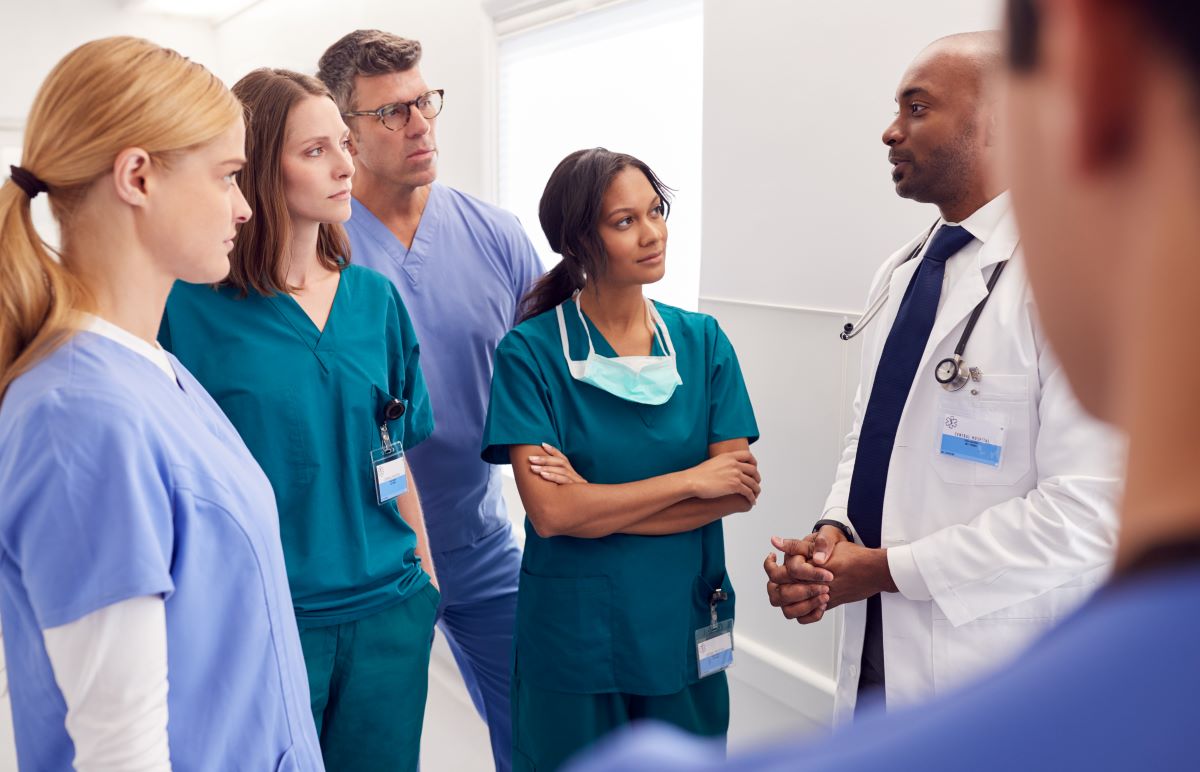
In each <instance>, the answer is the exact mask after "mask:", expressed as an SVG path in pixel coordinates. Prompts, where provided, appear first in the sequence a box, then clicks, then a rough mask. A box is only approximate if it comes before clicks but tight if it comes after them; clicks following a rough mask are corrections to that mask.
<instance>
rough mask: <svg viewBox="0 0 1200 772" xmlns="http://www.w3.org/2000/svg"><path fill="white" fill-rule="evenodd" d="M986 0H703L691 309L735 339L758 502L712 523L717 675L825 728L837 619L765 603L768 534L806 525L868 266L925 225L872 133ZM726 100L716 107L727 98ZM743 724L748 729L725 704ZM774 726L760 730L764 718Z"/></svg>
mask: <svg viewBox="0 0 1200 772" xmlns="http://www.w3.org/2000/svg"><path fill="white" fill-rule="evenodd" d="M999 10H1000V2H999V0H983V2H969V3H965V2H961V0H922V2H919V3H895V2H888V1H887V0H841V2H837V3H824V2H814V1H812V0H803V1H800V0H737V2H734V1H733V0H707V1H706V3H705V22H704V23H705V43H704V50H705V69H704V79H705V80H704V185H703V188H704V229H703V253H702V268H701V279H700V293H701V299H700V308H701V310H703V311H706V312H708V313H711V314H713V315H715V316H716V317H717V318H718V319H719V320H720V321H721V324H722V326H723V327H724V328H725V329H726V331H727V332H728V333H729V336H730V338H731V339H732V340H733V342H734V344H735V345H736V346H737V349H738V352H739V355H740V357H741V362H742V366H743V368H744V370H745V373H746V378H747V382H748V384H749V388H750V394H751V397H752V398H753V400H754V405H755V411H756V413H757V417H758V422H759V426H760V428H761V430H762V435H763V438H762V440H761V441H760V442H759V444H758V445H756V446H755V448H754V450H755V452H756V453H757V455H758V457H759V460H760V464H761V469H762V472H763V478H764V492H763V496H762V498H761V499H760V503H759V506H758V507H757V508H756V509H755V510H754V511H752V512H751V513H749V514H747V515H740V516H735V517H732V518H729V519H728V520H727V521H726V540H727V548H726V549H727V555H728V563H729V566H730V571H731V574H732V577H733V581H734V583H735V585H736V586H737V587H738V590H739V593H738V644H739V646H740V648H741V654H742V655H743V656H742V659H741V663H740V664H739V666H738V668H736V669H735V671H733V672H734V674H735V677H736V678H738V679H741V680H743V681H746V682H747V683H751V684H753V685H755V686H758V687H760V688H761V689H763V690H765V691H767V692H768V693H769V694H772V695H774V696H775V697H776V699H778V700H779V701H780V702H782V703H784V704H785V705H786V706H787V707H788V708H790V709H791V710H793V711H795V713H794V714H793V715H794V716H795V718H796V722H797V726H799V727H803V726H806V725H808V722H811V721H818V722H822V721H825V720H827V718H828V716H829V711H830V709H831V706H832V688H833V680H832V679H833V676H834V645H835V642H836V641H835V636H836V628H837V626H838V624H839V622H840V613H839V614H835V615H834V617H831V618H827V619H826V620H824V621H823V622H821V623H820V624H818V625H813V626H809V627H801V626H799V625H797V624H796V623H794V622H789V621H787V620H785V619H783V617H782V616H781V615H780V613H779V612H778V610H776V609H774V608H771V607H770V606H769V605H768V604H767V602H766V593H765V589H764V588H765V581H766V580H765V577H764V575H763V572H762V560H763V557H765V555H766V553H767V551H768V550H769V549H770V541H769V540H770V537H771V536H772V535H785V536H792V535H803V534H804V533H807V532H808V530H809V529H810V528H811V526H812V523H813V522H814V521H815V520H817V519H818V518H819V517H820V515H821V510H822V506H823V503H824V499H825V496H826V494H827V493H828V488H829V485H830V483H831V482H832V480H833V473H834V467H835V464H836V461H837V457H838V455H839V453H840V446H841V440H842V436H844V434H845V432H846V431H847V430H848V428H849V422H850V417H849V406H850V401H851V400H852V398H853V391H854V389H855V387H856V385H857V379H858V356H859V348H858V346H857V344H856V343H849V344H847V343H843V342H841V341H840V340H839V339H838V337H837V333H838V332H839V331H840V329H841V326H842V324H843V322H844V314H845V313H846V312H852V313H857V311H858V309H860V308H861V307H862V306H863V304H864V301H865V295H866V291H867V285H868V283H869V281H870V278H871V275H872V274H873V273H874V271H875V269H876V268H877V267H878V266H879V264H880V263H881V262H882V261H883V260H884V259H885V258H886V257H887V255H888V254H890V253H891V252H892V251H893V250H894V249H896V248H897V247H898V246H899V245H900V244H902V243H903V242H905V241H906V240H908V239H909V238H910V237H911V236H913V235H915V234H916V233H917V232H918V231H919V230H920V229H921V228H923V227H925V226H926V225H927V224H929V223H931V222H932V221H933V219H934V218H935V217H936V216H937V214H936V212H935V210H933V209H932V208H931V207H928V206H922V205H918V204H914V203H911V202H908V201H902V200H900V199H898V198H897V197H896V196H895V193H894V192H893V189H892V183H891V178H890V167H889V165H888V164H887V161H886V152H885V147H884V145H883V144H882V142H881V140H880V136H881V135H882V133H883V129H884V127H885V126H886V125H887V123H888V122H889V121H890V120H891V117H892V114H893V112H894V110H895V105H894V103H893V95H894V93H895V88H896V85H897V82H898V81H899V78H900V75H901V73H902V72H903V70H904V68H905V67H906V66H907V65H908V63H909V61H910V60H911V59H912V58H913V57H914V56H915V55H916V53H917V52H918V51H919V50H920V49H921V48H922V47H923V46H924V45H925V44H926V43H928V42H930V41H932V40H934V39H935V38H937V37H940V36H942V35H945V34H949V33H952V32H962V31H967V30H975V29H984V28H987V27H992V26H995V25H996V24H997V23H998V21H999ZM733 104H736V105H738V109H734V108H732V107H731V105H733ZM734 695H735V698H734V706H733V709H734V711H735V714H737V713H738V712H739V711H741V712H742V713H743V715H742V716H741V719H740V720H741V721H743V722H748V723H749V724H750V731H751V732H755V731H757V727H758V726H760V725H761V726H764V727H765V726H766V725H767V724H766V723H765V721H766V720H767V719H770V718H771V716H768V715H763V716H762V718H763V719H764V721H762V722H757V721H755V720H754V717H753V716H749V717H748V716H747V715H745V714H746V713H747V712H752V711H754V710H757V709H758V708H755V707H754V706H749V707H748V708H747V709H746V710H743V707H744V706H745V703H743V705H739V704H738V700H737V691H735V692H734ZM776 723H777V722H776Z"/></svg>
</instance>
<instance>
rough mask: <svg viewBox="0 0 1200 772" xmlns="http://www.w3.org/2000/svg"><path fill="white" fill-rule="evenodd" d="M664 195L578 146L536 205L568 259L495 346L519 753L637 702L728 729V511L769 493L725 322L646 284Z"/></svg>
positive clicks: (683, 723)
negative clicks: (511, 516) (513, 573)
mask: <svg viewBox="0 0 1200 772" xmlns="http://www.w3.org/2000/svg"><path fill="white" fill-rule="evenodd" d="M667 207H668V201H667V195H666V189H665V188H664V186H663V185H662V183H661V182H660V181H659V180H658V178H657V177H656V176H655V175H654V173H653V172H652V171H651V170H650V168H649V167H647V166H646V165H645V164H644V163H642V162H641V161H639V160H637V159H636V158H633V157H631V156H628V155H624V154H619V153H612V152H609V151H608V150H604V149H603V148H595V149H592V150H583V151H579V152H576V153H573V154H571V155H569V156H567V158H566V159H564V160H563V161H562V163H560V164H559V166H558V168H557V169H555V171H554V173H553V175H552V176H551V178H550V180H549V182H548V184H547V186H546V190H545V193H544V194H543V196H542V200H541V210H540V219H541V222H542V228H543V229H544V230H545V233H546V237H547V239H548V241H549V243H550V246H551V248H553V249H554V251H555V252H557V253H559V254H560V255H562V258H563V259H562V262H561V263H559V264H558V266H556V267H555V268H554V269H553V270H551V271H550V272H549V273H548V274H547V275H546V277H545V278H544V279H543V280H542V281H541V282H540V283H539V284H538V285H537V286H536V287H535V288H534V290H533V291H532V292H531V293H530V294H529V295H528V296H527V298H526V303H525V315H524V321H522V322H521V324H519V325H518V326H517V327H516V328H515V329H513V331H512V332H510V333H509V334H508V335H507V336H506V337H505V338H504V339H503V340H502V341H501V343H500V346H499V348H498V350H497V353H496V369H495V374H494V376H493V380H492V394H491V405H490V409H489V414H488V420H487V424H486V427H485V431H484V439H483V457H484V458H485V459H486V460H488V461H490V462H492V463H496V464H503V463H511V464H512V466H513V470H514V471H515V473H516V479H517V486H518V488H519V490H520V494H521V499H522V501H523V502H524V504H525V507H526V513H527V516H528V518H527V526H526V532H527V534H528V538H527V541H526V544H525V556H524V561H523V565H522V573H521V581H520V590H519V594H518V601H517V640H516V667H515V674H514V679H513V734H514V739H513V750H514V754H513V756H514V758H513V762H514V764H513V766H514V769H524V770H533V769H536V770H540V771H542V772H545V771H547V770H553V769H556V768H557V767H558V766H559V765H561V764H562V763H563V762H564V761H565V760H566V759H567V758H568V757H569V756H570V755H572V754H573V753H575V752H576V751H578V750H580V749H581V748H583V747H585V746H586V745H588V744H589V743H591V742H592V741H594V740H596V739H597V738H599V737H601V736H602V735H604V734H605V733H607V732H609V731H611V730H613V729H615V728H617V727H619V726H621V725H623V724H625V723H628V722H630V721H634V720H637V719H643V718H654V719H659V720H662V721H667V722H670V723H673V724H675V725H677V726H679V727H681V728H684V729H686V730H688V731H691V732H694V733H696V734H699V735H705V736H710V737H717V738H723V737H724V735H725V733H726V731H727V729H728V725H729V691H728V685H727V682H726V679H725V673H724V672H723V668H724V667H725V666H727V665H728V663H729V660H730V657H731V656H732V652H731V651H730V650H729V643H730V635H729V633H730V628H731V626H732V619H733V605H734V600H733V588H732V586H731V585H730V582H729V578H728V576H727V574H726V571H725V556H724V540H723V535H722V528H721V519H722V518H723V517H725V516H727V515H731V514H734V513H737V512H745V511H748V510H749V509H750V508H751V507H753V506H754V504H755V502H756V501H757V498H758V494H759V491H760V480H761V478H760V476H759V473H758V470H757V463H756V461H755V459H754V456H753V455H751V453H750V451H749V444H750V443H751V442H753V441H754V440H756V439H757V437H758V427H757V425H756V423H755V420H754V413H753V410H752V408H751V405H750V398H749V395H748V394H747V392H746V386H745V383H744V382H743V380H742V374H741V370H740V368H739V366H738V361H737V356H736V354H735V353H734V350H733V347H732V346H731V345H730V343H729V340H728V338H726V337H725V334H724V333H723V332H722V331H721V329H720V327H718V325H717V323H716V320H714V319H713V318H712V317H710V316H706V315H704V314H698V313H692V312H688V311H684V310H682V309H679V308H673V307H671V306H668V305H665V304H662V303H657V302H652V301H649V300H647V299H646V298H645V296H644V294H643V288H644V287H645V286H646V285H648V284H652V283H654V282H656V281H658V280H659V279H661V278H662V276H663V274H664V272H665V268H666V246H667V227H666V216H667ZM543 443H546V445H545V446H543Z"/></svg>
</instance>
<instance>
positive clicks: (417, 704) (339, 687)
mask: <svg viewBox="0 0 1200 772" xmlns="http://www.w3.org/2000/svg"><path fill="white" fill-rule="evenodd" d="M438 600H439V596H438V591H437V590H436V589H434V587H433V585H432V584H426V585H425V586H424V587H422V588H421V589H420V590H417V592H415V593H414V594H413V595H411V596H409V597H408V598H406V599H404V600H403V601H401V602H399V603H397V604H395V605H392V606H388V607H387V608H385V609H383V610H382V611H379V612H377V613H375V614H372V615H370V616H367V617H363V618H362V619H356V620H354V621H353V622H346V623H344V624H340V625H324V626H321V627H311V626H306V625H305V623H304V622H303V621H301V620H298V621H299V627H300V645H301V647H302V648H303V649H304V664H305V665H306V666H307V669H308V685H309V692H310V694H311V701H312V711H313V718H314V719H315V720H316V724H317V736H318V737H319V738H320V740H321V755H322V757H324V760H325V767H326V768H327V769H329V770H330V771H331V772H373V771H374V770H379V772H385V771H386V772H406V771H407V770H413V772H415V771H416V770H417V769H418V764H419V761H420V756H421V728H422V725H423V723H424V720H425V697H426V695H427V694H428V692H429V648H430V646H431V645H432V644H433V621H434V616H435V614H436V613H437V606H438Z"/></svg>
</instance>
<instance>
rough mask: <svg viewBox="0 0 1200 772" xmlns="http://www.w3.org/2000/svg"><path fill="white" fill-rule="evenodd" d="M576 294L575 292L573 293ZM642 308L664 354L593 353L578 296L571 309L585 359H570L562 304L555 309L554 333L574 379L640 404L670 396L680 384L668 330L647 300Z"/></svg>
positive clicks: (649, 403) (590, 336) (658, 402)
mask: <svg viewBox="0 0 1200 772" xmlns="http://www.w3.org/2000/svg"><path fill="white" fill-rule="evenodd" d="M576 297H578V293H577V294H576ZM646 309H647V311H649V314H650V319H651V320H652V325H653V331H654V334H655V337H656V338H657V339H658V342H659V345H660V346H661V347H662V350H663V351H664V352H666V356H645V357H602V356H600V355H598V354H597V353H596V349H595V347H594V346H593V345H592V333H591V331H590V330H589V329H588V326H587V322H585V321H584V319H583V313H582V312H581V311H580V310H579V303H578V300H576V302H575V312H576V313H578V314H579V322H580V324H582V325H583V331H584V334H586V335H587V341H588V355H587V359H585V360H583V361H577V360H573V359H571V351H570V349H569V347H568V344H567V323H566V320H565V318H564V317H563V307H562V306H561V305H560V306H559V307H558V308H556V309H555V312H556V313H557V314H558V333H559V337H560V338H561V340H562V347H563V356H564V357H566V359H567V368H568V369H569V370H570V371H571V376H572V377H573V378H575V380H577V381H583V382H584V383H586V384H589V385H592V386H595V387H596V388H597V389H603V390H604V391H607V392H608V393H609V394H612V395H613V396H614V397H620V398H621V399H625V400H629V401H630V402H638V403H641V404H643V405H662V404H664V403H665V402H666V401H667V400H669V399H670V398H671V395H673V394H674V393H675V389H676V388H677V387H679V386H682V385H683V379H681V378H680V377H679V370H678V368H676V367H675V348H674V346H672V345H671V333H670V331H669V330H668V329H667V325H666V323H665V322H663V320H662V317H661V316H659V313H658V309H657V308H655V307H654V304H653V303H651V302H650V301H649V300H647V301H646Z"/></svg>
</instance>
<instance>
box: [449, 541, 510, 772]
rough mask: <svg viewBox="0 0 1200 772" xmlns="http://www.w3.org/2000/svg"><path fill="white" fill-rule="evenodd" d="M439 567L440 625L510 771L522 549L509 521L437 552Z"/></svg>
mask: <svg viewBox="0 0 1200 772" xmlns="http://www.w3.org/2000/svg"><path fill="white" fill-rule="evenodd" d="M436 546H437V545H436V544H435V545H434V547H435V548H436ZM433 565H434V569H435V570H436V571H437V575H438V584H439V585H440V586H441V588H442V605H441V607H440V608H439V609H438V629H439V630H440V631H441V632H442V635H444V636H446V643H447V644H449V646H450V651H451V653H452V654H453V655H454V661H455V662H456V663H457V664H458V669H459V671H460V672H461V673H462V677H463V682H464V683H465V684H466V687H467V693H468V694H469V695H471V701H472V702H473V703H474V704H475V710H477V711H478V712H479V715H480V717H482V718H483V720H484V722H485V723H486V724H487V725H488V734H489V736H490V737H491V741H492V759H493V761H494V762H495V765H496V771H497V772H509V770H511V769H512V714H511V713H510V710H511V706H512V700H511V691H512V690H511V685H512V681H511V679H512V669H513V634H514V631H515V629H516V624H517V582H518V581H519V580H520V578H521V548H520V547H518V546H517V543H516V541H514V539H513V534H512V526H511V525H509V524H507V523H506V524H505V525H504V527H503V528H499V529H497V530H496V531H494V532H492V533H490V534H488V535H487V536H485V537H483V538H482V539H480V540H479V541H477V542H476V543H474V544H471V545H469V546H466V547H460V548H459V549H454V550H447V551H445V552H435V553H434V555H433Z"/></svg>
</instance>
